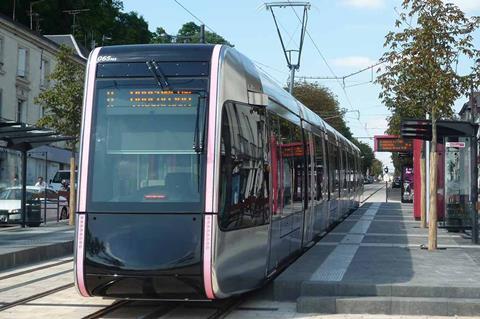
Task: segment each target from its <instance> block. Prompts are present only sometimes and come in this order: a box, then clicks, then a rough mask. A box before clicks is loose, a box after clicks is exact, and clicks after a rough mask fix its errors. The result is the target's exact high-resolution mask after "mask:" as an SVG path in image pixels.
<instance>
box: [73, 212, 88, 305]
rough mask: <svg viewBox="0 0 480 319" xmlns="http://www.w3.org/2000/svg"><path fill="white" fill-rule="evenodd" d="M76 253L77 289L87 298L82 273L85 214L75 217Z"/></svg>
mask: <svg viewBox="0 0 480 319" xmlns="http://www.w3.org/2000/svg"><path fill="white" fill-rule="evenodd" d="M77 217H78V218H77V253H76V258H75V260H76V272H75V273H76V275H77V280H76V283H77V289H78V291H79V292H80V294H81V295H82V296H84V297H88V296H89V294H88V291H87V287H86V286H85V277H84V273H83V254H84V252H85V214H79V215H77Z"/></svg>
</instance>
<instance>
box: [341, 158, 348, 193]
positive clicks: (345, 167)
mask: <svg viewBox="0 0 480 319" xmlns="http://www.w3.org/2000/svg"><path fill="white" fill-rule="evenodd" d="M341 153H342V173H343V174H342V179H343V186H342V187H343V190H344V191H346V190H348V158H347V152H346V151H345V150H344V151H343V152H341Z"/></svg>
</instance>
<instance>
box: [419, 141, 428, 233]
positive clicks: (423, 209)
mask: <svg viewBox="0 0 480 319" xmlns="http://www.w3.org/2000/svg"><path fill="white" fill-rule="evenodd" d="M425 155H426V154H425V142H422V152H421V157H420V180H421V183H420V228H427V185H426V184H427V183H426V182H427V180H426V174H425V173H426V170H427V165H426V160H425Z"/></svg>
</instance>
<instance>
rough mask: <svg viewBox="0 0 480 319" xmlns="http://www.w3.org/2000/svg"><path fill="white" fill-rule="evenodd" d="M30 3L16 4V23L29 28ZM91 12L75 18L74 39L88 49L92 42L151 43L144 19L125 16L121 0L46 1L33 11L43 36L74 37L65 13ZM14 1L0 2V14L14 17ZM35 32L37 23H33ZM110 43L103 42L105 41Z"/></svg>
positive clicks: (130, 14)
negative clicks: (75, 11)
mask: <svg viewBox="0 0 480 319" xmlns="http://www.w3.org/2000/svg"><path fill="white" fill-rule="evenodd" d="M30 2H31V0H16V10H15V15H16V20H17V21H18V22H20V23H22V24H23V25H25V26H27V27H29V26H30V17H29V16H28V11H29V8H30ZM73 9H89V10H90V11H86V12H81V13H79V14H78V15H77V16H76V24H77V27H76V29H75V38H76V39H77V41H79V42H80V43H82V44H83V45H84V46H85V47H89V46H90V44H91V42H92V40H94V41H95V42H96V43H97V45H101V44H102V43H104V44H134V43H149V42H150V38H151V33H150V31H149V30H148V24H147V22H146V21H145V20H144V19H143V17H141V16H138V14H137V13H135V12H128V13H124V12H122V10H123V3H122V1H121V0H45V1H43V2H39V3H36V4H34V6H33V11H34V12H35V13H38V15H39V17H40V19H41V20H40V24H39V25H40V31H41V33H42V34H70V33H72V23H73V17H72V16H71V15H69V14H67V13H65V12H64V11H65V10H73ZM12 11H13V1H11V0H9V1H0V12H1V13H3V14H5V15H7V16H9V17H12ZM33 26H34V29H36V22H35V19H34V23H33ZM105 37H108V38H111V40H108V42H104V41H103V38H105Z"/></svg>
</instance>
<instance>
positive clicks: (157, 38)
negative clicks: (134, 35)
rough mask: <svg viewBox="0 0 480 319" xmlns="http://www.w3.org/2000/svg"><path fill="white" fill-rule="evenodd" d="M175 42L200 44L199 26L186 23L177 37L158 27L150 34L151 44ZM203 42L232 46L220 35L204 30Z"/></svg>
mask: <svg viewBox="0 0 480 319" xmlns="http://www.w3.org/2000/svg"><path fill="white" fill-rule="evenodd" d="M174 41H176V42H180V43H181V42H187V43H200V42H201V38H200V26H199V25H197V24H196V23H195V22H192V21H190V22H187V23H185V24H184V25H182V27H181V28H180V30H178V32H177V35H168V34H167V33H166V32H165V29H164V28H162V27H160V28H157V30H156V31H155V32H154V33H153V34H152V38H151V43H175V42H174ZM205 42H206V43H212V44H226V45H230V46H233V45H232V44H231V43H230V42H228V41H227V40H225V38H223V37H222V36H221V35H218V34H217V33H215V32H210V31H207V30H205Z"/></svg>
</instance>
